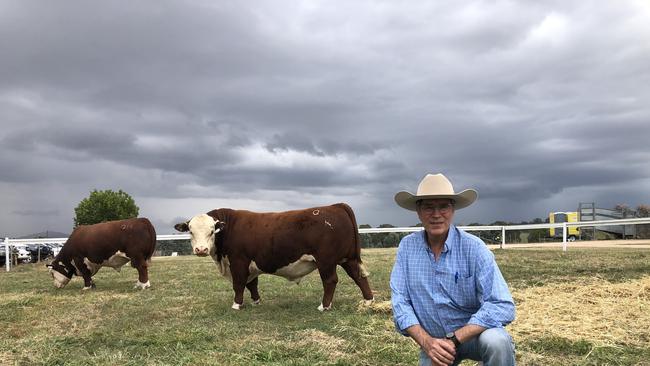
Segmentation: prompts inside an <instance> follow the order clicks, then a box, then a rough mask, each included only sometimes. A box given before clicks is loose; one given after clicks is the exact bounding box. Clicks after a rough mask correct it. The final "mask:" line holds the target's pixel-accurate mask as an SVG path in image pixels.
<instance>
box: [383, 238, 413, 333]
mask: <svg viewBox="0 0 650 366" xmlns="http://www.w3.org/2000/svg"><path fill="white" fill-rule="evenodd" d="M406 256H407V253H406V249H405V245H403V243H402V244H400V247H399V248H398V249H397V258H396V259H395V264H394V265H393V271H392V272H391V274H390V289H391V304H392V307H393V321H394V322H395V327H396V328H397V330H398V331H399V332H400V333H402V334H403V335H407V333H406V329H407V328H409V327H411V326H413V325H416V324H420V322H419V321H418V319H417V317H416V316H415V311H414V310H413V306H412V305H411V298H410V296H409V292H408V285H407V276H408V273H407V271H406V260H407V259H406Z"/></svg>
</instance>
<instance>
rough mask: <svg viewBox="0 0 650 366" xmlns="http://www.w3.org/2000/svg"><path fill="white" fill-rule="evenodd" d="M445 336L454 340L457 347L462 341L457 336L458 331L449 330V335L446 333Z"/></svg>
mask: <svg viewBox="0 0 650 366" xmlns="http://www.w3.org/2000/svg"><path fill="white" fill-rule="evenodd" d="M445 338H446V339H449V340H451V341H452V342H454V345H455V346H456V347H458V346H460V341H459V340H458V338H456V333H454V332H449V333H447V335H445Z"/></svg>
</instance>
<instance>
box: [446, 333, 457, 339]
mask: <svg viewBox="0 0 650 366" xmlns="http://www.w3.org/2000/svg"><path fill="white" fill-rule="evenodd" d="M454 336H455V334H454V332H451V333H447V335H446V336H445V338H447V339H452V338H454Z"/></svg>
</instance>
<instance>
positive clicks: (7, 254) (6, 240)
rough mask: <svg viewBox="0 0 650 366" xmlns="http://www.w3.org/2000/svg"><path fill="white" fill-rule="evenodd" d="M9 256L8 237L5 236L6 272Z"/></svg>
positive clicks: (8, 266) (8, 265)
mask: <svg viewBox="0 0 650 366" xmlns="http://www.w3.org/2000/svg"><path fill="white" fill-rule="evenodd" d="M10 261H11V256H10V255H9V238H5V267H7V272H9V268H10V264H9V262H10Z"/></svg>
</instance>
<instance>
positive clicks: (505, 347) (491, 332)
mask: <svg viewBox="0 0 650 366" xmlns="http://www.w3.org/2000/svg"><path fill="white" fill-rule="evenodd" d="M478 341H479V344H480V347H481V351H483V353H485V352H487V353H493V354H501V355H507V354H513V353H514V351H515V350H514V346H513V344H512V338H511V337H510V334H508V332H507V331H506V330H505V329H503V328H492V329H487V330H485V331H484V332H483V333H481V335H480V336H479V339H478Z"/></svg>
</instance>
